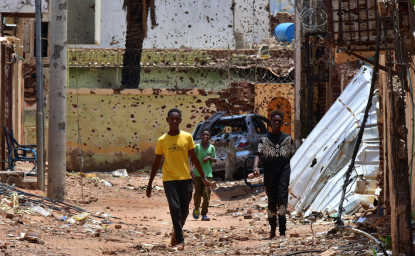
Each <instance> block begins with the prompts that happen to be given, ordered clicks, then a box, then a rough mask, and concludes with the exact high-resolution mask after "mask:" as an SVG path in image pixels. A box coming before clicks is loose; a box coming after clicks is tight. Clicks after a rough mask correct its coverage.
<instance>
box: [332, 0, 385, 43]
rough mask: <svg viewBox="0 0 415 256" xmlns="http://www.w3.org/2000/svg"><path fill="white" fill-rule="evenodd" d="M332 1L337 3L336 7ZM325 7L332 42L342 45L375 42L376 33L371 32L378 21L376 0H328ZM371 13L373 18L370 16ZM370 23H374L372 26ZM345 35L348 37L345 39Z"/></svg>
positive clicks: (374, 30)
mask: <svg viewBox="0 0 415 256" xmlns="http://www.w3.org/2000/svg"><path fill="white" fill-rule="evenodd" d="M333 3H336V4H337V3H338V7H335V6H333ZM327 9H328V12H327V13H328V19H329V22H328V29H329V32H330V33H331V42H332V44H334V45H338V46H344V45H349V44H351V45H367V44H375V43H376V36H377V35H376V34H374V35H373V34H372V35H371V33H376V27H377V25H378V22H379V21H378V19H377V17H376V14H377V12H378V5H377V1H376V0H334V1H333V0H328V1H327ZM372 13H373V18H371V17H370V15H371V14H372ZM336 16H338V20H337V19H336V18H335V17H336ZM364 23H366V24H364ZM372 23H374V25H373V28H372V27H371V25H372ZM364 33H366V34H367V35H364ZM366 36H367V38H366V40H365V38H364V37H366ZM346 37H350V39H349V40H346V39H345V38H346Z"/></svg>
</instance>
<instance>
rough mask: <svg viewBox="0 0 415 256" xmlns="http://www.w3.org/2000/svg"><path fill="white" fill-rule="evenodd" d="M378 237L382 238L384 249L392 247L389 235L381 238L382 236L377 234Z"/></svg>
mask: <svg viewBox="0 0 415 256" xmlns="http://www.w3.org/2000/svg"><path fill="white" fill-rule="evenodd" d="M379 239H380V240H382V242H384V243H385V248H386V249H391V248H392V239H391V236H387V237H386V238H383V237H381V236H379Z"/></svg>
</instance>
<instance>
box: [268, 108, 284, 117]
mask: <svg viewBox="0 0 415 256" xmlns="http://www.w3.org/2000/svg"><path fill="white" fill-rule="evenodd" d="M274 116H280V117H281V118H282V119H284V116H285V113H284V112H282V111H281V110H274V111H272V112H271V119H272V118H273V117H274Z"/></svg>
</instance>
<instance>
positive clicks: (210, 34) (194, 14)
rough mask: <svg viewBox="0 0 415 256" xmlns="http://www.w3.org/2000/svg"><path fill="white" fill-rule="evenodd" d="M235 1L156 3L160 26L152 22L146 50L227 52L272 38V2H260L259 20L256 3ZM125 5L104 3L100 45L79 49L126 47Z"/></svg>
mask: <svg viewBox="0 0 415 256" xmlns="http://www.w3.org/2000/svg"><path fill="white" fill-rule="evenodd" d="M233 2H234V4H233V3H232V1H227V0H217V1H200V0H198V1H186V0H176V1H166V0H160V1H156V16H157V23H158V24H159V25H158V26H156V27H155V28H154V29H151V24H150V22H151V21H150V19H148V28H149V30H148V33H147V34H148V36H147V38H146V39H145V40H144V48H158V49H172V48H192V49H227V48H228V44H229V46H230V48H231V49H234V48H235V47H236V41H239V40H247V39H249V40H250V42H252V40H254V41H255V42H260V41H261V39H262V38H268V34H269V2H268V1H267V0H256V4H255V5H256V7H255V10H256V11H255V14H256V15H255V18H253V1H252V0H234V1H233ZM122 3H123V0H111V1H110V0H100V4H101V12H100V14H101V28H100V38H99V40H97V39H96V41H100V44H88V45H78V46H80V47H82V46H88V47H100V48H103V47H105V48H108V47H125V32H126V21H125V17H126V13H125V11H123V10H122ZM87 7H88V6H86V8H87ZM234 14H235V17H234ZM254 22H255V25H253V24H254ZM80 23H81V22H80ZM76 27H77V28H78V29H83V28H84V27H83V24H82V23H81V24H76ZM253 28H254V30H253ZM91 33H94V31H91ZM235 38H238V39H235Z"/></svg>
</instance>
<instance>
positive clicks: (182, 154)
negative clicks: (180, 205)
mask: <svg viewBox="0 0 415 256" xmlns="http://www.w3.org/2000/svg"><path fill="white" fill-rule="evenodd" d="M194 148H195V143H194V142H193V138H192V135H191V134H190V133H188V132H184V131H180V133H179V134H177V135H175V136H170V135H169V134H168V133H166V134H164V135H163V136H161V137H160V138H159V139H158V141H157V147H156V155H163V154H164V164H163V169H162V170H163V181H171V180H189V179H191V178H192V177H191V176H190V166H189V156H188V154H189V152H188V151H189V150H192V149H194Z"/></svg>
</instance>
